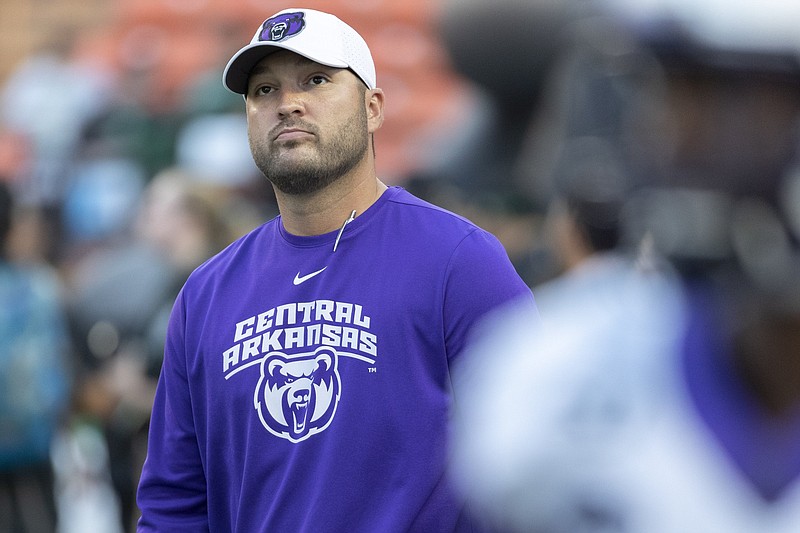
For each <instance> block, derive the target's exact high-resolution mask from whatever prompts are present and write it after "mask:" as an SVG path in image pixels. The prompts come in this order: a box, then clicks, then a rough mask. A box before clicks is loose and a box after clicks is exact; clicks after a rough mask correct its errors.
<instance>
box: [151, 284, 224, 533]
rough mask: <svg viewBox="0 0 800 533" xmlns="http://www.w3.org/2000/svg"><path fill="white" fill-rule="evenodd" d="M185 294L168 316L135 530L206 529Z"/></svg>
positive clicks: (204, 484)
mask: <svg viewBox="0 0 800 533" xmlns="http://www.w3.org/2000/svg"><path fill="white" fill-rule="evenodd" d="M185 323H186V322H185V308H184V300H183V293H181V295H179V296H178V299H177V300H176V302H175V306H174V307H173V309H172V315H171V316H170V322H169V329H168V333H167V341H166V344H165V348H164V364H163V366H162V369H161V375H160V377H159V380H158V387H157V389H156V395H155V402H154V404H153V413H152V417H151V420H150V434H149V438H148V448H147V459H146V460H145V463H144V468H143V470H142V477H141V480H140V482H139V492H138V495H137V502H138V504H139V508H140V510H141V513H142V516H141V518H140V519H139V524H138V528H137V531H138V532H139V533H144V532H150V531H153V532H155V531H208V529H209V525H208V508H207V500H206V497H207V496H206V494H207V493H206V476H205V470H204V468H203V464H202V461H201V457H200V449H199V447H198V443H197V434H196V432H195V426H194V417H193V410H192V405H191V400H190V396H189V383H188V377H187V371H186V355H185V346H184V328H185Z"/></svg>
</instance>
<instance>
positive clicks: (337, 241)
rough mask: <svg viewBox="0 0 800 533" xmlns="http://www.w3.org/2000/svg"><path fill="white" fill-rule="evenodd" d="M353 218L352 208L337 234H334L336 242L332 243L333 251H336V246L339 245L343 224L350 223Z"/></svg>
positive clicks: (354, 214)
mask: <svg viewBox="0 0 800 533" xmlns="http://www.w3.org/2000/svg"><path fill="white" fill-rule="evenodd" d="M355 218H356V210H355V209H353V212H352V213H350V216H349V217H347V220H345V221H344V224H342V229H340V230H339V235H337V236H336V242H334V243H333V251H334V252H335V251H336V247H337V246H339V239H341V238H342V233H344V228H345V226H347V225H348V224H349V223H351V222H352V221H353V220H355Z"/></svg>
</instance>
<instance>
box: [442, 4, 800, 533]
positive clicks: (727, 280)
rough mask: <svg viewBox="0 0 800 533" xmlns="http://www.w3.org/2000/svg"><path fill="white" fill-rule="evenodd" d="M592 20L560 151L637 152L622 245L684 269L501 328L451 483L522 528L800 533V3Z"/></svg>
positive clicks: (648, 11)
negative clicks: (605, 146) (579, 145)
mask: <svg viewBox="0 0 800 533" xmlns="http://www.w3.org/2000/svg"><path fill="white" fill-rule="evenodd" d="M540 4H541V5H543V6H544V5H546V4H548V2H538V3H537V2H532V3H531V8H536V6H539V5H540ZM599 6H603V7H602V8H601V7H599ZM594 7H595V8H598V9H603V11H601V12H600V13H593V14H592V16H591V17H587V18H586V19H585V20H584V21H583V23H582V24H581V25H579V26H576V27H579V28H580V32H578V34H576V39H575V41H574V45H575V47H576V48H575V49H572V50H570V51H569V53H565V54H564V57H566V58H568V59H567V60H566V63H565V65H564V70H563V71H562V73H561V74H562V76H563V77H562V78H561V80H562V81H563V82H564V84H563V85H560V86H558V90H556V91H555V92H556V93H557V94H558V98H559V99H560V101H561V102H562V106H563V108H562V109H561V112H562V113H563V114H562V115H561V121H558V122H559V123H558V124H557V126H556V128H557V130H558V131H559V132H560V133H561V134H563V137H562V140H563V141H564V142H563V143H562V144H561V147H565V148H567V147H569V146H571V145H573V143H574V142H575V140H576V139H580V138H584V139H585V138H591V139H593V140H594V142H600V141H603V142H607V143H611V144H614V145H615V146H618V147H620V148H622V149H623V150H621V151H620V152H619V153H620V154H625V157H624V160H625V162H626V163H627V165H624V167H625V168H626V170H627V171H628V172H629V173H630V174H629V176H630V177H631V178H632V182H633V183H634V187H633V190H632V191H630V194H628V195H626V196H627V197H626V201H625V203H624V207H623V209H622V211H621V213H622V214H623V217H622V222H623V228H622V229H623V230H624V231H623V233H624V234H625V235H626V238H625V239H624V240H625V241H627V242H635V243H648V244H649V246H650V247H651V248H652V249H655V250H656V251H657V252H658V253H657V254H654V255H649V257H654V256H655V257H659V256H660V257H665V258H667V259H669V260H670V263H671V266H672V268H670V269H665V270H666V272H661V273H659V274H655V273H653V272H649V271H646V270H644V269H639V270H638V273H637V272H631V274H630V275H628V276H626V277H625V278H620V282H618V283H616V284H613V283H610V282H606V283H604V284H602V285H601V284H598V283H591V284H589V283H583V284H580V283H575V281H581V280H580V279H576V277H575V276H574V275H573V276H572V283H569V284H566V285H564V284H563V283H562V284H561V285H560V286H559V287H558V288H557V290H556V291H546V290H541V287H537V288H536V289H535V290H536V295H537V304H538V307H539V309H540V310H541V320H538V318H530V317H526V316H525V314H524V313H521V314H520V315H516V316H514V317H513V318H510V317H508V316H506V317H504V318H505V323H504V324H503V325H500V326H498V327H497V328H496V329H494V330H493V332H492V333H491V334H490V335H488V336H487V338H485V339H483V340H482V341H481V342H480V343H478V344H476V348H475V349H474V352H472V353H470V354H469V355H468V356H467V357H466V358H465V361H466V360H467V359H468V360H469V361H470V363H471V364H469V365H467V366H469V367H471V371H470V372H469V373H464V374H461V373H459V375H460V376H461V378H459V377H455V378H454V382H455V383H456V384H457V387H458V386H464V383H461V379H463V380H468V381H466V382H468V383H471V384H474V386H473V387H472V388H471V390H472V392H473V394H472V395H471V396H470V397H469V398H467V399H466V401H465V402H462V403H460V404H459V407H460V408H462V409H463V411H464V412H465V417H464V424H463V425H462V426H461V427H460V428H459V429H458V430H457V431H456V435H457V436H456V437H455V438H454V439H453V442H454V449H455V451H454V456H455V457H456V459H455V463H456V464H457V465H458V466H457V470H458V472H459V474H458V475H457V476H455V477H456V478H458V479H460V480H461V481H462V483H463V485H462V486H463V487H464V488H465V490H467V491H469V497H470V498H471V499H472V500H473V501H474V502H475V503H476V504H477V505H478V506H479V507H480V508H481V509H482V510H483V511H484V512H486V513H487V514H489V515H491V516H492V517H494V518H495V519H497V520H498V521H500V522H502V523H503V525H504V526H505V527H506V528H507V530H510V531H525V532H527V531H536V532H544V533H574V532H578V531H580V532H586V533H588V532H598V533H599V532H604V533H607V532H637V533H638V532H647V533H674V532H682V533H683V532H686V533H695V532H696V533H700V532H702V533H716V532H720V533H721V532H725V533H734V532H736V533H788V532H794V531H799V530H800V415H798V413H800V365H798V362H799V361H800V359H798V353H800V291H798V287H800V283H799V282H800V247H799V246H798V242H800V217H798V206H800V172H799V171H798V166H797V165H798V155H799V154H800V152H799V151H798V148H799V147H800V136H798V128H797V126H798V124H800V92H799V91H798V87H800V61H798V50H800V40H798V34H797V25H798V23H800V8H798V4H796V3H785V2H779V1H773V2H763V1H760V2H756V1H749V0H744V1H742V2H737V3H736V4H735V5H734V4H727V3H726V4H723V3H722V2H716V1H711V0H709V1H706V2H687V1H685V0H656V1H653V2H647V3H644V2H639V1H638V0H608V1H606V2H599V3H597V4H596V5H595V6H594ZM598 14H599V15H601V16H597V15H598ZM588 57H591V58H592V59H593V61H584V60H582V58H588ZM616 95H626V96H627V102H628V103H627V105H626V106H625V107H623V108H621V109H620V110H619V111H620V113H619V114H612V113H608V108H609V106H608V105H607V103H608V101H609V100H610V99H612V98H615V97H616ZM601 108H602V116H600V115H598V112H599V110H600V109H601ZM595 159H596V167H601V166H602V159H601V158H599V157H597V158H595ZM642 257H646V256H645V255H644V254H643V256H642ZM651 264H652V263H651ZM583 274H585V271H584V272H583ZM582 279H583V280H586V276H585V275H583V277H582ZM595 279H596V278H592V279H590V281H592V280H595ZM512 321H514V324H515V325H514V326H508V325H509V324H510V323H512ZM534 323H538V324H540V326H536V327H534ZM497 354H503V355H504V357H503V358H502V359H501V361H500V362H498V357H497ZM475 377H478V378H480V379H474V378H475ZM457 390H458V389H457ZM520 405H523V406H525V409H524V410H522V409H520V410H516V411H512V410H510V409H509V408H508V406H520ZM506 412H508V413H510V416H503V415H502V413H506ZM498 413H501V414H498Z"/></svg>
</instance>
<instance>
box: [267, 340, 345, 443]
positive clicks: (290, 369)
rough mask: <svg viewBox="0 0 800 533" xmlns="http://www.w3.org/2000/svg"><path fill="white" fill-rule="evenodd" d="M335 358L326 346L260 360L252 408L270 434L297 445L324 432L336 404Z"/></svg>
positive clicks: (339, 382) (270, 354) (272, 355)
mask: <svg viewBox="0 0 800 533" xmlns="http://www.w3.org/2000/svg"><path fill="white" fill-rule="evenodd" d="M340 387H341V380H340V379H339V369H338V357H337V354H336V352H335V351H334V350H333V349H331V348H329V347H327V346H322V347H319V348H317V349H316V350H315V351H314V352H313V353H310V354H298V355H292V356H288V355H286V354H283V353H280V352H271V353H269V354H267V355H266V357H264V359H262V361H261V377H260V378H259V380H258V385H256V392H255V398H254V403H255V408H256V411H258V416H259V418H260V419H261V423H262V424H264V427H265V428H267V429H268V430H269V431H270V432H271V433H273V434H274V435H277V436H278V437H282V438H285V439H288V440H289V441H291V442H300V441H302V440H305V439H307V438H308V437H310V436H311V435H314V434H316V433H319V432H320V431H323V430H325V428H327V427H328V425H329V424H330V423H331V420H333V415H334V414H335V413H336V406H337V405H338V403H339V391H340Z"/></svg>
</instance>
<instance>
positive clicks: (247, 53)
mask: <svg viewBox="0 0 800 533" xmlns="http://www.w3.org/2000/svg"><path fill="white" fill-rule="evenodd" d="M279 50H289V51H290V52H294V53H296V54H299V55H301V56H303V57H307V58H308V59H310V60H312V61H316V62H317V63H320V64H322V65H327V66H329V67H336V68H347V63H344V62H341V61H340V62H336V61H331V60H320V59H319V58H317V57H311V56H310V55H309V54H304V53H303V52H300V51H298V50H296V49H294V47H292V46H287V45H286V44H284V43H277V42H267V41H264V42H257V43H251V44H249V45H247V46H245V47H244V48H242V49H241V50H239V51H238V52H236V54H235V55H234V56H233V57H232V58H231V59H230V61H228V65H227V66H226V67H225V71H224V72H223V74H222V82H223V84H224V85H225V87H227V88H228V89H229V90H230V91H233V92H235V93H238V94H247V82H248V79H249V78H250V72H251V71H252V70H253V67H255V66H256V64H257V63H258V62H259V61H261V60H262V59H264V58H265V57H267V56H268V55H270V54H272V53H275V52H277V51H279Z"/></svg>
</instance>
